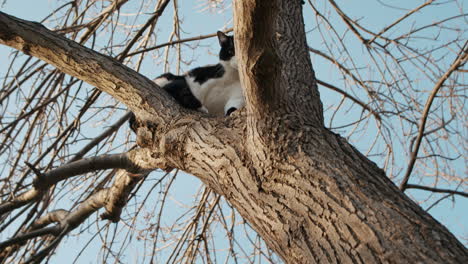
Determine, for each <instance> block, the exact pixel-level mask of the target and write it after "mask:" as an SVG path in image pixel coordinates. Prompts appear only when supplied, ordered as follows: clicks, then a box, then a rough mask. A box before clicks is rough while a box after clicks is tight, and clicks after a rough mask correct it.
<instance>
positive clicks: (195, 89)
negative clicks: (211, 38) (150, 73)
mask: <svg viewBox="0 0 468 264" xmlns="http://www.w3.org/2000/svg"><path fill="white" fill-rule="evenodd" d="M218 40H219V44H220V45H221V50H220V52H219V60H220V61H219V63H218V64H215V65H208V66H203V67H198V68H195V69H192V70H190V71H189V72H187V73H185V74H184V75H174V74H172V73H165V74H162V75H160V76H159V77H157V78H156V79H155V80H154V82H155V83H156V84H158V85H159V86H160V87H161V88H163V89H164V90H165V91H166V92H168V93H169V94H170V95H171V96H172V97H173V98H174V99H175V100H176V101H177V102H178V103H179V104H180V105H182V106H183V107H185V108H189V109H193V110H198V111H203V112H207V113H210V114H213V115H217V116H222V115H230V114H231V113H232V112H233V111H235V110H237V109H239V108H241V107H243V106H244V105H245V100H244V96H243V94H242V87H241V85H240V80H239V73H238V70H237V59H236V56H235V50H234V38H233V37H232V36H226V35H225V34H224V33H222V32H220V31H218ZM135 121H136V120H135V117H134V116H132V117H131V119H130V127H131V128H132V129H133V130H134V131H136V126H137V124H136V123H135Z"/></svg>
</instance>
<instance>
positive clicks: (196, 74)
mask: <svg viewBox="0 0 468 264" xmlns="http://www.w3.org/2000/svg"><path fill="white" fill-rule="evenodd" d="M188 75H189V76H190V77H193V78H194V79H195V82H197V83H199V84H203V83H205V82H206V81H208V80H209V79H215V78H221V77H223V75H224V67H223V65H221V64H216V65H213V66H205V67H198V68H195V69H193V70H191V71H190V72H189V73H188Z"/></svg>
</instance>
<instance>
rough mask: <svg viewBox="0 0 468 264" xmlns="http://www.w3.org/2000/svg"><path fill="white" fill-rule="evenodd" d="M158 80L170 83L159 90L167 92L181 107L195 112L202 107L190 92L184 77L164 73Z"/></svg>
mask: <svg viewBox="0 0 468 264" xmlns="http://www.w3.org/2000/svg"><path fill="white" fill-rule="evenodd" d="M159 78H166V79H167V80H169V81H170V82H169V83H167V84H166V85H164V86H163V87H161V88H163V89H164V90H165V91H166V92H168V93H169V94H170V95H171V96H172V97H173V98H174V99H175V100H176V101H177V102H178V103H179V104H180V105H182V106H183V107H185V108H188V109H193V110H196V109H198V108H200V107H201V106H202V104H201V103H200V101H198V99H197V98H196V97H195V96H194V95H193V94H192V91H190V87H189V85H188V83H187V81H186V80H185V77H184V76H178V75H174V74H172V73H165V74H163V75H161V76H159V77H158V78H156V79H159Z"/></svg>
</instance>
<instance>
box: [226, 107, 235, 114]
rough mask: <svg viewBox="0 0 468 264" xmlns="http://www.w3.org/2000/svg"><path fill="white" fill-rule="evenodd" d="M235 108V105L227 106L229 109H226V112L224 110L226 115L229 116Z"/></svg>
mask: <svg viewBox="0 0 468 264" xmlns="http://www.w3.org/2000/svg"><path fill="white" fill-rule="evenodd" d="M236 110H237V108H235V107H231V108H229V109H228V110H227V112H226V116H230V115H231V114H232V112H234V111H236Z"/></svg>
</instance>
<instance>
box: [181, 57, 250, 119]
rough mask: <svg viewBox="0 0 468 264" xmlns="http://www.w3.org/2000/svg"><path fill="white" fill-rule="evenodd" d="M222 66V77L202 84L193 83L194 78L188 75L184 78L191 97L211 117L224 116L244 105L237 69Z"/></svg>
mask: <svg viewBox="0 0 468 264" xmlns="http://www.w3.org/2000/svg"><path fill="white" fill-rule="evenodd" d="M222 64H223V67H224V71H225V72H224V74H223V76H222V77H220V78H213V79H210V80H207V81H206V82H204V83H203V84H200V83H198V82H195V78H194V77H191V76H189V75H187V76H186V77H185V79H186V81H187V83H188V84H189V87H190V90H191V91H192V93H193V95H194V96H195V97H196V98H197V99H198V100H199V101H200V102H201V103H202V105H203V106H204V107H205V108H206V109H207V110H208V112H209V113H210V114H213V115H225V114H226V113H227V111H228V110H229V109H230V108H232V107H234V108H236V109H239V108H241V107H243V106H244V104H245V103H244V97H243V95H242V87H241V85H240V81H239V73H238V71H237V69H235V68H233V67H231V65H230V64H228V63H222Z"/></svg>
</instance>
